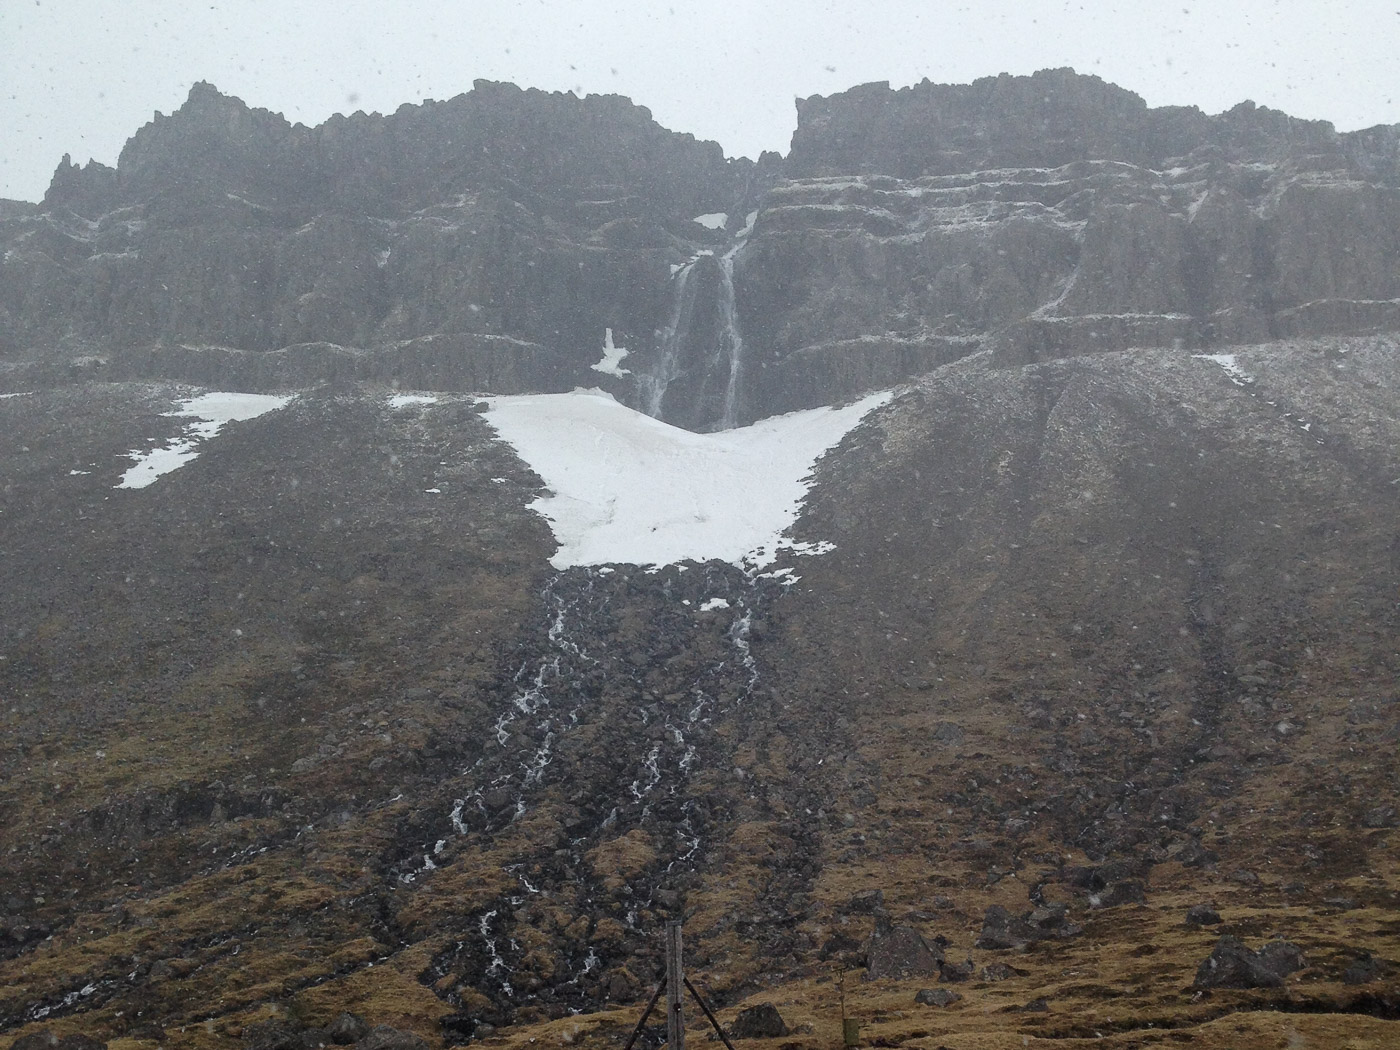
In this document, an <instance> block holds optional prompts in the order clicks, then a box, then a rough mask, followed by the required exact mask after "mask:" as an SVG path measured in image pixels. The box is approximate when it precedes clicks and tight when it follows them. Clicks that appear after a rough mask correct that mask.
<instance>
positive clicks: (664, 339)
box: [638, 216, 753, 431]
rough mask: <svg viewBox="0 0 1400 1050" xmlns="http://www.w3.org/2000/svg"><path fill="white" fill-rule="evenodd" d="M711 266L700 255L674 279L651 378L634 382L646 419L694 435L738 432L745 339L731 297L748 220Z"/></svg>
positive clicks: (710, 257) (709, 257)
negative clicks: (690, 431)
mask: <svg viewBox="0 0 1400 1050" xmlns="http://www.w3.org/2000/svg"><path fill="white" fill-rule="evenodd" d="M749 220H750V221H749V224H748V225H746V226H745V227H744V228H743V229H742V230H740V231H739V233H738V234H737V235H736V236H735V239H734V244H733V245H732V246H731V247H730V248H729V249H728V250H727V251H726V252H724V254H723V255H720V256H718V257H717V258H716V256H715V254H714V252H713V251H711V250H709V249H704V250H702V251H700V252H697V253H696V254H695V255H694V256H692V257H691V258H690V259H689V260H687V261H686V262H685V264H684V265H682V266H680V267H679V268H677V269H676V270H675V273H674V274H673V276H672V279H671V280H672V292H671V314H670V321H669V323H668V324H667V326H666V327H665V328H664V329H662V330H661V332H660V333H659V336H658V339H657V356H656V361H655V363H654V364H653V366H652V368H651V370H650V371H649V372H647V373H645V374H643V375H641V376H640V377H639V379H638V401H639V404H640V406H641V408H642V410H643V411H645V412H646V413H647V415H650V416H654V417H656V418H658V419H664V420H665V421H666V422H668V423H675V424H676V425H677V426H683V427H687V428H688V429H692V430H698V431H710V430H732V429H733V428H734V427H736V426H738V425H739V419H740V416H741V409H742V404H741V395H742V391H743V380H744V338H743V334H742V332H741V331H740V325H739V311H738V306H737V300H736V296H735V291H734V265H735V261H736V259H737V257H738V255H739V252H740V251H741V250H742V249H743V247H744V245H745V243H746V242H747V240H748V235H749V231H750V230H751V229H752V221H753V216H750V217H749Z"/></svg>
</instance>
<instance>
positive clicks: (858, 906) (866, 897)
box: [846, 890, 885, 915]
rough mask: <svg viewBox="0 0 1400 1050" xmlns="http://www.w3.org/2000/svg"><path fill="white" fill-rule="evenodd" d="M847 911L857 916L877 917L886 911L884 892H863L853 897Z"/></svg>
mask: <svg viewBox="0 0 1400 1050" xmlns="http://www.w3.org/2000/svg"><path fill="white" fill-rule="evenodd" d="M846 910H847V911H848V912H851V913H852V914H855V915H876V914H879V913H880V912H883V911H884V910H885V891H884V890H861V891H860V892H859V893H857V894H855V895H854V896H853V897H851V899H850V901H849V902H848V903H847V905H846Z"/></svg>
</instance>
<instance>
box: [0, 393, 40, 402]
mask: <svg viewBox="0 0 1400 1050" xmlns="http://www.w3.org/2000/svg"><path fill="white" fill-rule="evenodd" d="M32 393H34V391H32V390H19V391H16V392H15V393H13V394H0V401H3V400H4V399H5V398H7V397H28V396H29V395H30V394H32Z"/></svg>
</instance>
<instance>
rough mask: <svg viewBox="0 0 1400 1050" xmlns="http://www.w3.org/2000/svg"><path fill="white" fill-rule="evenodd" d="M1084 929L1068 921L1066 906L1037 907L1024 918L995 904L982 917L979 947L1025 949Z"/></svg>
mask: <svg viewBox="0 0 1400 1050" xmlns="http://www.w3.org/2000/svg"><path fill="white" fill-rule="evenodd" d="M1082 932H1083V928H1082V927H1081V926H1079V925H1077V924H1075V923H1072V922H1070V921H1068V918H1067V917H1066V914H1065V908H1064V905H1050V906H1045V907H1040V908H1033V909H1032V910H1031V911H1028V912H1026V913H1025V914H1024V915H1012V914H1011V913H1010V912H1009V911H1007V910H1006V909H1005V908H1003V907H1002V906H1001V905H1000V904H993V905H992V906H991V907H990V908H988V909H987V911H986V913H985V914H984V915H983V917H982V933H981V935H980V936H979V937H978V938H977V947H978V948H992V949H997V948H1024V947H1025V946H1026V945H1027V944H1030V943H1032V942H1034V941H1046V940H1054V939H1063V938H1068V937H1074V936H1077V935H1078V934H1080V933H1082Z"/></svg>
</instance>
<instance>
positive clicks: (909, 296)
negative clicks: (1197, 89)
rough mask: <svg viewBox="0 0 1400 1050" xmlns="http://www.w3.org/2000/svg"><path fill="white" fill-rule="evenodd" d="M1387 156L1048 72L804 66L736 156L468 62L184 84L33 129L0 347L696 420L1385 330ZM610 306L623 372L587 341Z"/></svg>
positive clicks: (172, 371)
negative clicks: (941, 371) (1175, 353)
mask: <svg viewBox="0 0 1400 1050" xmlns="http://www.w3.org/2000/svg"><path fill="white" fill-rule="evenodd" d="M1397 156H1400V147H1398V146H1397V136H1396V133H1395V129H1393V128H1376V129H1372V130H1370V131H1365V132H1355V133H1350V134H1337V133H1336V132H1334V131H1333V130H1332V128H1331V126H1330V125H1328V124H1326V123H1324V122H1320V121H1304V120H1297V119H1294V118H1292V117H1289V116H1287V115H1285V114H1282V113H1278V112H1274V111H1270V110H1265V109H1258V108H1256V107H1254V106H1253V105H1251V104H1244V105H1241V106H1239V107H1236V108H1235V109H1233V110H1231V111H1229V112H1228V113H1225V114H1222V115H1219V116H1214V117H1208V116H1205V115H1203V114H1201V113H1200V112H1199V111H1197V110H1194V109H1184V108H1165V109H1149V108H1147V107H1146V106H1145V105H1144V104H1143V102H1142V100H1141V99H1139V98H1138V97H1137V96H1136V95H1133V94H1131V93H1130V92H1127V91H1123V90H1122V89H1120V88H1116V87H1113V86H1112V85H1109V84H1105V83H1103V82H1102V81H1100V80H1098V79H1097V78H1094V77H1084V76H1077V75H1075V74H1073V73H1071V72H1069V71H1066V70H1060V71H1051V72H1045V73H1040V74H1037V75H1035V76H1033V77H1006V76H1003V77H998V78H991V79H987V80H981V81H978V82H976V83H974V84H971V85H967V86H942V85H929V84H924V85H920V86H917V87H912V88H905V89H902V90H899V91H891V90H890V89H889V88H888V87H887V86H886V85H878V84H876V85H867V86H865V87H861V88H855V89H852V90H851V91H848V92H846V93H844V94H841V95H835V96H832V97H830V98H821V97H814V98H810V99H807V100H805V101H803V102H802V103H801V104H800V105H799V107H798V127H797V131H796V133H795V135H794V138H793V148H792V152H791V155H790V156H789V157H788V158H787V159H786V160H783V159H781V158H779V157H777V156H776V155H772V154H769V155H765V156H764V157H763V158H761V159H760V160H759V162H757V163H754V162H752V161H749V160H746V159H742V158H740V159H732V160H726V159H725V157H724V156H723V153H722V150H721V148H720V147H719V146H718V145H717V144H715V143H709V142H698V141H696V140H695V139H694V138H693V137H691V136H689V135H684V134H677V133H674V132H670V131H667V130H666V129H664V128H662V127H660V126H659V125H657V124H656V123H655V122H654V121H653V120H652V119H651V116H650V114H649V113H648V111H647V110H645V109H643V108H641V107H638V106H634V105H633V104H632V103H631V102H629V101H628V100H626V99H623V98H620V97H616V96H589V97H588V98H586V99H578V98H575V97H574V96H572V95H567V94H564V95H561V94H548V93H544V92H540V91H534V90H530V91H521V90H520V89H518V88H515V87H513V86H511V85H507V84H494V83H488V82H484V81H483V82H478V83H477V85H476V87H475V88H474V90H473V91H471V92H470V93H468V94H466V95H462V96H459V97H457V98H454V99H451V100H449V101H446V102H426V103H424V104H422V105H419V106H404V107H402V108H401V109H399V110H398V111H397V112H395V113H393V114H391V115H388V116H379V115H370V116H366V115H364V114H356V115H354V116H352V117H340V116H337V117H335V118H333V119H331V120H330V121H328V122H326V123H325V124H323V125H320V126H318V127H315V128H306V127H303V126H301V125H295V126H294V125H290V124H288V123H287V122H286V121H285V120H284V119H282V118H281V117H279V116H277V115H276V114H272V113H269V112H267V111H264V110H253V109H249V108H248V107H247V106H245V105H244V104H243V103H241V102H239V101H238V100H237V99H234V98H229V97H227V96H224V95H221V94H220V93H219V92H218V91H217V90H215V89H214V88H213V87H211V86H209V85H207V84H200V85H196V87H195V88H194V89H193V90H192V92H191V94H190V97H189V100H188V101H187V102H186V104H185V105H184V106H183V107H182V108H181V109H180V110H178V111H177V112H175V113H174V114H172V115H170V116H168V117H166V116H160V115H157V117H156V119H155V120H154V121H153V122H152V123H150V124H148V125H147V126H146V127H144V128H143V129H141V130H140V131H139V132H138V133H137V134H136V135H135V136H134V137H133V138H132V139H131V141H130V142H129V143H128V144H127V147H126V148H125V149H124V150H123V152H122V155H121V159H120V161H119V163H118V166H117V168H116V169H115V170H112V169H109V168H106V167H103V166H102V165H100V164H96V163H92V164H89V165H87V166H86V167H83V168H77V167H74V166H72V165H70V164H69V163H68V162H67V160H66V159H65V161H64V163H63V164H62V165H61V166H60V167H59V169H58V171H57V172H56V173H55V176H54V180H53V184H52V186H51V187H50V189H49V192H48V194H47V195H46V197H45V200H44V202H43V203H42V204H41V205H39V206H37V207H26V206H24V205H18V204H13V203H12V204H9V205H7V206H6V211H5V213H4V220H3V224H0V240H3V244H4V264H3V283H0V350H3V352H4V353H5V355H6V357H7V359H8V360H9V361H11V362H17V361H37V362H42V364H43V366H44V367H46V368H48V369H49V370H52V371H56V372H57V373H63V372H65V371H69V370H73V369H77V370H80V371H81V370H84V369H97V370H99V371H98V372H97V374H101V375H106V376H109V377H147V378H168V379H180V380H185V381H190V382H199V383H206V384H209V383H217V384H223V385H237V386H239V387H240V388H243V389H273V388H280V387H285V386H300V385H305V384H307V383H310V382H316V381H320V380H325V379H336V378H357V379H374V380H380V381H396V382H398V383H400V384H402V385H405V386H409V387H427V388H433V389H457V390H489V391H494V392H497V393H516V392H523V391H532V390H534V391H554V390H567V389H570V388H571V387H573V386H575V385H578V384H602V385H604V386H606V387H607V388H608V389H609V390H611V391H612V392H614V393H615V394H617V395H618V396H619V397H622V398H623V399H624V400H626V401H627V402H628V403H630V404H633V405H637V406H639V407H646V408H647V409H649V410H650V411H653V412H656V413H659V414H661V415H662V416H663V417H664V418H667V419H670V420H674V421H676V422H678V423H680V424H682V425H684V426H687V427H691V428H694V429H710V428H713V427H716V426H721V425H726V424H732V423H734V422H738V421H747V420H751V419H754V418H759V417H762V416H764V415H768V414H771V413H773V412H775V411H786V410H790V409H793V408H798V407H809V406H812V405H817V404H824V403H829V402H830V401H832V400H833V399H839V398H842V397H849V396H851V395H854V394H858V393H861V392H863V391H866V390H870V389H877V388H880V387H883V386H888V385H890V384H891V383H893V382H896V381H898V380H901V379H904V378H907V377H909V376H911V375H916V374H919V373H920V372H923V371H926V370H928V369H929V368H932V367H936V366H938V365H940V364H943V363H946V362H948V361H950V360H954V359H956V358H959V357H962V356H965V355H967V354H969V353H971V352H973V351H975V350H977V349H981V348H984V347H988V346H991V347H995V348H996V349H997V350H998V352H999V353H1000V354H1002V355H1003V356H1004V357H1006V359H1007V360H1010V361H1017V362H1024V361H1029V360H1038V359H1042V358H1046V357H1054V356H1060V355H1063V354H1066V353H1079V352H1086V351H1100V350H1116V349H1123V348H1125V347H1129V346H1186V347H1191V348H1203V347H1212V346H1218V345H1224V344H1230V343H1236V342H1258V341H1261V340H1265V339H1270V338H1281V337H1292V336H1308V335H1318V334H1354V333H1361V332H1368V331H1376V330H1387V329H1389V328H1392V327H1394V326H1395V325H1396V324H1397V323H1400V307H1397V306H1396V300H1397V298H1400V276H1397V266H1396V264H1395V259H1396V257H1397V253H1398V252H1400V245H1397V233H1396V230H1397V207H1400V205H1397V191H1396V186H1397V181H1398V180H1400V174H1397V173H1398V172H1400V161H1398V160H1397ZM697 219H699V220H700V221H699V222H697V221H695V220H697ZM741 234H742V236H741ZM609 330H611V332H612V338H613V340H614V341H615V345H616V346H618V347H621V348H624V349H625V350H626V351H627V356H626V358H625V360H624V362H623V363H622V365H621V369H620V370H625V374H623V375H615V374H611V373H600V372H598V371H594V370H591V369H590V366H592V365H593V364H595V363H597V362H598V361H599V359H600V358H601V356H602V351H603V346H604V339H605V333H606V332H608V331H609ZM672 384H675V388H674V390H671V392H670V393H667V392H666V391H667V390H668V389H669V388H670V387H671V386H672Z"/></svg>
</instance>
